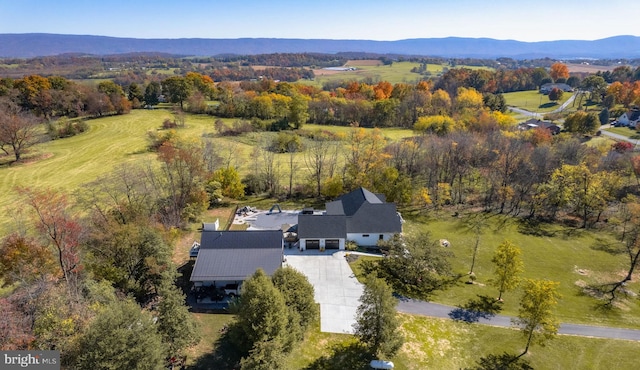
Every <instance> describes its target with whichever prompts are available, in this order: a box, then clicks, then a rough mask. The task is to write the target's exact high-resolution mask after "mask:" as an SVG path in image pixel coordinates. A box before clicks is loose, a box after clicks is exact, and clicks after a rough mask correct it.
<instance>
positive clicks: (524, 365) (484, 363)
mask: <svg viewBox="0 0 640 370" xmlns="http://www.w3.org/2000/svg"><path fill="white" fill-rule="evenodd" d="M466 370H533V367H531V365H529V361H527V360H524V359H522V358H521V357H520V356H516V355H513V354H511V353H507V352H505V353H503V354H501V355H493V354H491V355H487V356H485V357H480V359H479V360H478V365H476V366H474V367H472V368H469V369H466Z"/></svg>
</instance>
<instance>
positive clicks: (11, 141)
mask: <svg viewBox="0 0 640 370" xmlns="http://www.w3.org/2000/svg"><path fill="white" fill-rule="evenodd" d="M37 142H38V120H37V118H36V117H35V116H34V115H33V114H31V113H26V112H21V111H20V108H18V106H17V105H15V104H13V103H12V102H10V101H8V100H4V101H0V150H2V151H3V152H5V153H6V154H7V155H13V156H14V157H15V159H16V161H19V160H20V158H21V157H22V155H23V154H24V153H25V151H26V150H27V149H28V148H30V147H32V146H33V145H35V144H36V143H37Z"/></svg>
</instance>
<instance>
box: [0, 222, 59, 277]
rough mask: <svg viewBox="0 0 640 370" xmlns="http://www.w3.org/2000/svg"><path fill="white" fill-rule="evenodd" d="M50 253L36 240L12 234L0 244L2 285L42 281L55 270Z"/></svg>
mask: <svg viewBox="0 0 640 370" xmlns="http://www.w3.org/2000/svg"><path fill="white" fill-rule="evenodd" d="M55 266H56V265H55V261H54V259H53V255H52V254H51V251H50V250H49V249H48V248H47V246H44V245H42V244H40V243H38V241H37V240H35V239H33V238H30V237H27V236H24V235H20V234H18V233H12V234H10V235H8V236H7V237H5V238H4V239H3V240H2V244H0V278H1V279H2V281H3V282H4V285H11V284H13V283H17V282H31V281H33V280H36V279H42V278H44V277H46V276H47V275H49V274H52V273H53V271H54V270H55Z"/></svg>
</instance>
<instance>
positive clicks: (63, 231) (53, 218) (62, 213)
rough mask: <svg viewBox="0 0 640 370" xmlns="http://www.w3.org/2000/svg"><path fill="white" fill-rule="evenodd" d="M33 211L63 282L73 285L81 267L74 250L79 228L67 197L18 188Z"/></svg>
mask: <svg viewBox="0 0 640 370" xmlns="http://www.w3.org/2000/svg"><path fill="white" fill-rule="evenodd" d="M18 192H19V193H20V194H21V195H22V196H23V197H24V198H25V202H26V204H28V205H29V206H30V207H31V208H32V209H33V210H34V213H35V215H34V216H35V217H34V218H35V221H36V225H37V229H38V231H39V232H40V235H41V236H42V239H43V240H46V241H47V243H48V244H49V245H50V246H51V247H52V248H53V249H54V250H55V252H56V255H57V259H58V264H59V265H60V271H61V272H62V275H63V277H64V280H65V281H66V282H67V284H68V285H69V286H70V287H71V288H72V289H73V288H76V287H77V286H76V283H77V275H78V273H79V272H80V270H81V269H82V266H81V264H80V253H79V250H78V247H79V243H80V234H81V233H82V227H81V226H80V224H79V223H78V222H77V221H76V217H75V216H74V215H72V214H71V213H70V212H69V209H70V208H71V205H70V204H69V201H68V199H67V197H66V196H65V195H64V194H62V193H60V192H58V191H55V190H53V189H34V188H28V187H21V188H18Z"/></svg>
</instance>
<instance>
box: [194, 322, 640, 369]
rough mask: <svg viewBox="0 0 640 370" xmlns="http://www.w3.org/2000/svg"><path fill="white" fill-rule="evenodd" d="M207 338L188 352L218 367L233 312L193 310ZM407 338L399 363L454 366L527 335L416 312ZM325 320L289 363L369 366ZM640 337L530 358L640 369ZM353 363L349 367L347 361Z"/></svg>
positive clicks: (577, 341) (576, 342)
mask: <svg viewBox="0 0 640 370" xmlns="http://www.w3.org/2000/svg"><path fill="white" fill-rule="evenodd" d="M193 315H194V317H195V319H196V321H197V322H198V324H199V326H200V329H201V333H202V340H201V341H200V343H199V344H198V345H197V346H195V347H194V348H191V349H190V350H189V352H188V357H187V359H188V361H187V363H188V364H189V365H190V366H188V368H189V369H191V370H200V369H202V370H204V369H216V364H215V363H214V362H209V361H208V359H209V356H208V355H209V354H211V353H212V352H213V351H214V349H215V342H216V340H217V339H218V338H219V337H220V329H222V328H223V327H224V326H225V325H228V324H229V323H230V322H232V321H233V319H234V316H233V315H220V314H193ZM399 317H400V320H401V323H402V327H401V332H402V333H403V336H404V339H405V343H404V345H403V346H402V348H401V349H400V351H399V353H398V354H397V355H396V356H395V357H394V358H392V359H391V360H392V361H393V362H394V365H395V369H398V370H421V369H441V370H448V369H451V370H454V369H461V368H464V367H470V366H473V365H475V364H476V362H477V361H478V359H479V358H480V357H483V356H486V355H489V354H502V353H504V352H509V353H511V354H520V353H521V352H522V350H523V349H524V344H525V339H524V337H523V336H522V334H521V333H520V332H519V331H518V330H514V329H509V328H497V327H492V326H487V325H480V324H467V323H461V322H454V321H452V320H447V319H437V318H431V317H424V316H416V315H406V314H400V315H399ZM319 325H320V324H319V320H317V321H316V323H315V324H314V326H313V327H312V328H311V329H310V330H309V332H308V333H307V335H306V337H305V339H304V341H303V342H302V343H299V344H298V345H296V347H295V348H294V349H293V351H292V353H291V354H290V355H289V356H288V357H287V362H286V366H285V368H286V369H343V368H348V369H349V370H358V369H363V370H364V369H367V368H368V367H367V365H368V360H364V361H363V360H361V361H354V357H356V355H357V353H358V349H357V347H355V344H356V343H357V339H356V338H355V337H353V336H351V335H346V334H333V333H322V332H320V329H319ZM638 351H640V342H634V341H624V340H613V339H597V338H583V337H574V336H567V335H559V336H557V337H556V338H554V339H552V340H551V341H549V342H548V344H547V345H546V346H545V347H541V346H537V345H533V346H532V347H531V348H530V350H529V353H528V354H527V355H526V356H524V359H526V360H527V361H529V362H530V365H531V366H533V368H535V369H602V368H606V367H610V368H612V369H616V370H618V369H619V370H625V369H635V368H636V365H637V355H636V354H637V353H638ZM345 364H349V367H345Z"/></svg>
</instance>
